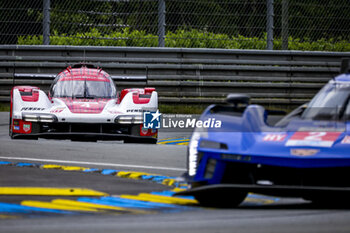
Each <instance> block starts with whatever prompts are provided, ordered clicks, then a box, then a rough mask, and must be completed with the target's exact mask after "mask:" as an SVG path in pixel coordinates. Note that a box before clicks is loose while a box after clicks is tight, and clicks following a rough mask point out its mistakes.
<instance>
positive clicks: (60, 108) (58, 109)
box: [50, 107, 65, 113]
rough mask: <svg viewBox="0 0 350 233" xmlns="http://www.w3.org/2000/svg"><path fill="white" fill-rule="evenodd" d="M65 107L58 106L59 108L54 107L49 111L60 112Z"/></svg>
mask: <svg viewBox="0 0 350 233" xmlns="http://www.w3.org/2000/svg"><path fill="white" fill-rule="evenodd" d="M64 109H65V107H59V108H55V109H53V110H51V111H50V112H51V113H60V112H62V111H63V110H64Z"/></svg>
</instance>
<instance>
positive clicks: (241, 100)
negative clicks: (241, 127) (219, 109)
mask: <svg viewBox="0 0 350 233" xmlns="http://www.w3.org/2000/svg"><path fill="white" fill-rule="evenodd" d="M249 100H250V96H248V95H245V94H228V95H227V97H226V102H227V103H229V104H233V105H236V106H237V105H238V104H245V105H248V104H249Z"/></svg>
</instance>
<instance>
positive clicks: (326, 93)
mask: <svg viewBox="0 0 350 233" xmlns="http://www.w3.org/2000/svg"><path fill="white" fill-rule="evenodd" d="M349 99H350V84H349V83H339V82H338V83H335V82H331V83H329V84H327V85H326V86H325V87H324V88H322V90H321V91H320V92H319V93H318V94H317V95H316V96H315V97H314V98H313V99H312V101H311V102H310V104H309V105H308V107H307V109H306V110H305V111H304V113H303V115H302V117H303V118H306V119H314V120H347V119H348V118H349V116H350V107H349Z"/></svg>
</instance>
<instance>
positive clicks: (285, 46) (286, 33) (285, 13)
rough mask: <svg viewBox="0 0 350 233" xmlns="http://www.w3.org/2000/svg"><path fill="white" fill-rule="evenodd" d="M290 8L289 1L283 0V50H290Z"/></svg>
mask: <svg viewBox="0 0 350 233" xmlns="http://www.w3.org/2000/svg"><path fill="white" fill-rule="evenodd" d="M288 8H289V0H282V50H288V36H289V31H288V30H289V29H288V27H289V25H288V17H289V13H288Z"/></svg>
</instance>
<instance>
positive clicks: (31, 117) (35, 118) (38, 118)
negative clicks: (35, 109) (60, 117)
mask: <svg viewBox="0 0 350 233" xmlns="http://www.w3.org/2000/svg"><path fill="white" fill-rule="evenodd" d="M22 119H23V120H24V121H30V122H47V123H51V122H55V121H57V118H56V116H54V115H51V114H32V113H28V114H27V113H24V114H23V115H22Z"/></svg>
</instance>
